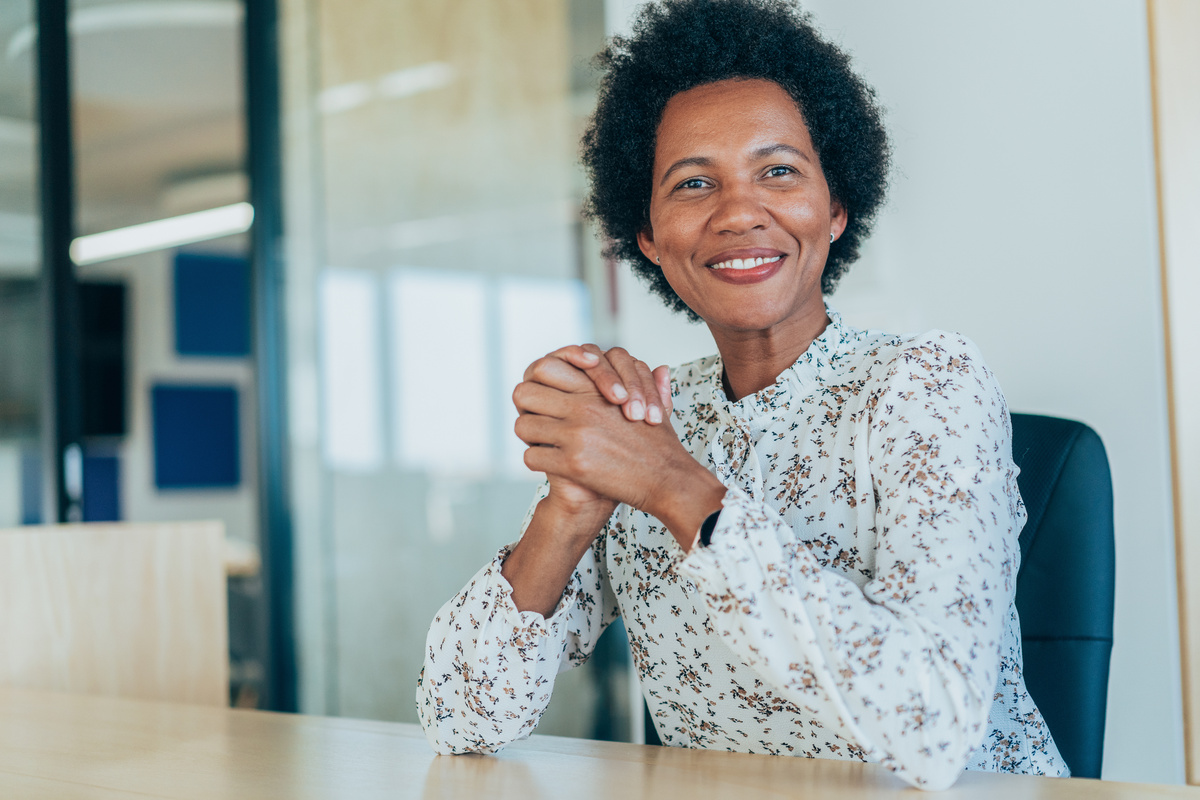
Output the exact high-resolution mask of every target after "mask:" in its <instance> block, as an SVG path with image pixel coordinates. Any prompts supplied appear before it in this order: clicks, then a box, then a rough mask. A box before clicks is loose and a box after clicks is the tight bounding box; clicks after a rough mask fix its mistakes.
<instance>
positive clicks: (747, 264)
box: [708, 255, 783, 271]
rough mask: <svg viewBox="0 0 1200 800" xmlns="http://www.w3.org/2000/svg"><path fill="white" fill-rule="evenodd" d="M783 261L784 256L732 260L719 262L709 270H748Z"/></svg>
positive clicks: (711, 265)
mask: <svg viewBox="0 0 1200 800" xmlns="http://www.w3.org/2000/svg"><path fill="white" fill-rule="evenodd" d="M782 259H783V256H781V255H779V256H772V257H771V258H731V259H729V260H728V261H719V262H717V263H716V264H709V265H708V268H709V269H732V270H739V271H740V270H747V269H754V268H755V267H761V266H762V265H763V264H772V263H774V262H776V261H780V260H782Z"/></svg>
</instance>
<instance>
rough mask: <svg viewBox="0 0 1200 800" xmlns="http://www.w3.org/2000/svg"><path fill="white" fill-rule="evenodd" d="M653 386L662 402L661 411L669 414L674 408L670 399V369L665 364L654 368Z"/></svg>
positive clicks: (673, 402)
mask: <svg viewBox="0 0 1200 800" xmlns="http://www.w3.org/2000/svg"><path fill="white" fill-rule="evenodd" d="M654 384H655V386H657V387H658V397H659V399H660V400H662V403H663V410H664V411H666V412H667V413H670V412H671V410H672V409H674V408H675V401H674V400H672V399H671V368H670V367H668V366H667V365H666V364H664V365H662V366H661V367H655V368H654Z"/></svg>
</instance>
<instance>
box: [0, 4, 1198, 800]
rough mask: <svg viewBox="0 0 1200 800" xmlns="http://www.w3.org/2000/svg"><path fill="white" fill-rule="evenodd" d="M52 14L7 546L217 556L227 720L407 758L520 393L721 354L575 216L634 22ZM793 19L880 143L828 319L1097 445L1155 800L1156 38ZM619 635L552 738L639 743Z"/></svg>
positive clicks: (1167, 641)
mask: <svg viewBox="0 0 1200 800" xmlns="http://www.w3.org/2000/svg"><path fill="white" fill-rule="evenodd" d="M47 2H49V0H6V2H5V3H4V4H3V5H0V59H2V62H0V527H4V526H9V525H17V524H36V523H40V522H50V521H55V520H64V521H65V520H76V519H80V520H105V519H127V520H173V519H198V518H200V519H203V518H217V519H220V520H223V521H224V522H225V524H226V528H227V531H228V534H229V536H230V537H231V538H232V539H233V540H234V541H235V543H240V544H241V545H243V546H244V547H245V548H247V549H248V551H252V552H256V553H259V554H260V555H261V562H262V567H261V569H259V570H250V571H249V572H248V574H246V575H245V576H243V577H242V578H240V579H239V580H237V581H235V582H233V583H231V589H230V591H231V605H230V614H231V620H230V622H231V635H232V644H233V649H234V654H233V656H234V670H233V672H232V678H233V685H232V686H231V702H235V703H240V704H243V705H251V706H254V705H257V706H260V707H265V708H275V709H280V710H298V711H302V712H305V713H315V714H332V715H345V716H354V717H368V718H377V719H389V720H401V721H415V720H416V711H415V706H414V702H413V694H414V682H415V678H416V674H417V671H418V669H419V667H420V663H421V659H422V652H423V645H424V636H425V631H426V629H427V626H428V623H429V621H430V619H431V618H432V616H433V615H434V613H435V612H436V610H437V608H438V607H439V606H440V605H441V604H442V603H443V602H445V601H446V600H447V599H449V598H450V597H451V596H452V595H453V594H454V593H455V592H456V591H457V590H458V589H459V588H460V587H461V586H462V585H463V584H464V583H465V582H466V581H467V579H468V578H469V577H470V576H471V575H472V574H473V573H474V572H475V571H476V570H477V569H478V568H479V567H480V566H482V564H484V563H485V562H486V561H487V560H488V559H489V558H490V557H491V556H492V555H493V554H494V552H495V550H496V549H497V548H498V547H499V546H501V545H502V544H504V543H506V542H508V541H510V540H512V539H513V538H514V537H515V535H516V528H517V525H518V524H519V521H520V519H521V516H522V514H523V513H524V511H525V508H526V506H527V504H528V502H529V498H530V495H531V492H532V490H533V487H534V485H535V483H536V480H535V476H533V475H531V474H529V473H528V472H527V471H526V470H525V469H524V467H523V465H522V463H521V459H520V453H521V448H520V446H519V443H518V442H517V440H516V439H515V437H513V435H512V433H511V422H512V419H513V416H514V415H513V412H512V410H511V405H510V402H509V394H510V392H511V389H512V386H513V385H514V384H515V383H516V381H517V380H518V379H519V375H520V373H521V371H522V370H523V368H524V366H525V365H526V364H527V363H528V362H529V361H531V360H532V359H533V358H536V357H537V356H539V355H541V354H542V353H544V352H546V351H547V350H550V349H552V348H554V347H556V346H558V345H560V344H563V343H566V342H573V341H579V340H591V341H597V342H599V343H601V344H602V345H612V344H621V345H624V346H626V347H628V348H629V349H630V350H631V351H632V352H634V353H635V354H637V355H639V356H640V357H642V358H644V359H645V360H647V361H650V362H652V363H653V364H657V363H678V362H680V361H684V360H690V359H692V358H696V357H698V356H701V355H705V354H708V353H710V352H712V350H713V345H712V341H711V339H710V338H709V337H708V334H707V332H706V331H704V330H703V329H702V328H699V327H695V326H690V325H688V324H687V323H686V322H684V321H683V320H682V319H681V318H678V317H673V316H671V315H669V314H668V313H667V312H666V311H664V310H663V309H661V308H660V307H659V306H658V305H657V303H656V301H654V300H652V299H650V298H649V297H647V296H646V294H645V292H644V290H643V289H642V288H641V286H640V285H639V284H638V283H637V282H636V281H635V280H634V279H633V278H632V277H631V276H630V274H629V272H628V271H627V269H626V268H625V267H624V266H622V265H620V264H613V263H609V262H606V261H605V260H604V259H603V258H602V257H601V255H600V253H599V249H600V248H599V245H598V243H597V241H596V239H595V237H594V235H593V232H592V231H591V230H590V229H589V227H588V226H587V225H586V224H585V223H583V222H582V221H581V220H580V216H579V208H580V204H581V201H582V198H583V195H584V192H585V186H584V181H583V176H582V171H581V169H580V168H579V166H578V164H577V158H576V153H577V143H578V139H579V135H580V133H581V131H582V129H583V126H584V124H585V122H586V118H587V116H588V114H589V113H590V111H591V109H592V106H593V103H594V98H595V89H596V81H597V75H596V73H595V72H594V70H593V69H592V67H591V65H590V62H589V59H590V56H591V55H592V54H594V53H595V52H596V51H597V50H599V49H600V48H601V47H602V46H603V43H604V40H605V37H606V36H608V35H611V34H613V33H619V32H621V31H623V30H626V29H627V26H628V22H629V18H630V14H631V12H632V10H633V8H634V7H635V3H632V2H625V0H505V1H503V2H499V1H495V0H493V1H492V2H473V1H471V2H468V1H467V0H459V1H458V2H449V1H448V0H270V2H257V0H245V3H243V0H136V1H135V0H71V1H70V2H67V3H65V11H66V12H67V16H68V20H67V24H66V25H65V26H64V29H65V30H66V31H67V32H68V35H67V36H66V37H65V40H63V41H59V40H58V39H54V38H52V37H49V36H39V34H38V21H39V17H40V18H41V20H42V24H43V25H45V24H47V20H49V21H51V22H53V20H54V16H53V14H49V16H48V13H49V11H50V10H52V9H47V8H46V7H45V4H46V3H47ZM55 5H57V6H63V5H64V3H63V2H62V0H56V2H55ZM806 7H807V8H808V9H810V10H811V11H812V12H813V13H814V15H815V19H816V21H817V22H818V24H819V25H820V27H822V28H823V29H824V30H825V32H826V33H827V35H829V36H830V37H831V38H832V39H834V40H835V41H837V42H839V43H841V44H842V45H843V46H844V47H846V48H847V49H848V50H849V51H850V52H851V53H852V55H853V56H854V58H855V60H856V63H857V65H858V67H859V69H860V70H861V71H862V72H863V73H864V74H865V76H866V78H867V80H868V81H869V82H870V83H871V84H873V85H874V86H875V87H876V89H877V91H878V94H879V97H880V100H881V101H882V103H883V105H884V106H885V107H886V108H887V110H888V122H889V127H890V129H891V131H892V135H893V138H894V142H895V147H896V171H895V177H894V181H893V188H892V194H891V200H890V203H889V206H888V209H887V211H886V212H885V214H884V216H883V218H882V219H881V221H880V223H879V226H878V230H877V234H876V236H875V237H874V239H873V240H872V242H871V244H870V246H869V247H868V249H867V251H866V253H865V256H864V259H863V261H862V262H861V263H860V264H858V265H857V266H856V267H855V268H854V270H852V272H851V273H850V275H849V277H848V278H847V279H846V281H845V282H844V285H843V287H842V288H841V289H840V290H839V291H838V292H837V294H836V295H835V296H834V297H833V298H832V303H833V305H834V306H835V307H837V308H839V309H840V310H841V311H842V312H843V313H844V315H845V316H846V318H847V319H848V321H850V322H851V323H853V324H856V325H860V326H863V327H873V328H884V329H892V330H901V331H909V330H918V329H927V328H932V327H937V328H945V329H950V330H957V331H961V332H962V333H964V334H966V335H967V336H969V337H970V338H972V339H974V340H975V341H976V342H977V343H978V344H979V346H980V348H981V349H982V351H983V353H984V355H985V357H986V358H987V360H988V362H989V364H990V366H991V367H992V368H993V369H994V370H995V371H996V373H997V374H998V375H999V378H1000V381H1001V384H1002V385H1003V386H1004V387H1005V390H1006V393H1007V395H1008V399H1009V403H1010V406H1011V407H1012V408H1013V409H1014V410H1019V411H1031V412H1038V413H1047V414H1053V415H1058V416H1066V417H1073V418H1077V419H1081V420H1084V421H1086V422H1088V423H1089V424H1090V425H1092V426H1093V427H1095V428H1096V429H1097V430H1098V431H1099V432H1100V434H1101V436H1102V437H1103V438H1104V441H1105V444H1106V446H1107V447H1108V451H1109V458H1110V462H1111V463H1112V468H1113V477H1114V483H1115V490H1116V497H1117V507H1116V522H1117V548H1118V559H1119V568H1118V590H1117V591H1118V593H1117V621H1116V626H1117V628H1116V645H1115V649H1114V654H1113V667H1112V677H1111V682H1110V692H1109V698H1110V699H1109V713H1108V728H1107V730H1108V733H1107V740H1106V752H1105V777H1109V778H1114V779H1121V780H1145V781H1157V782H1168V783H1170V782H1180V781H1182V780H1183V774H1184V766H1183V764H1184V762H1183V722H1182V714H1181V710H1180V707H1181V700H1180V696H1181V688H1180V668H1179V663H1180V661H1179V633H1178V631H1179V626H1178V617H1177V610H1176V609H1177V606H1176V594H1175V588H1176V587H1175V560H1174V552H1173V536H1172V532H1173V527H1172V525H1173V521H1172V516H1171V492H1170V459H1169V439H1168V430H1167V421H1166V403H1167V400H1166V382H1165V376H1164V366H1163V365H1164V356H1163V348H1164V340H1163V320H1162V305H1161V298H1160V296H1159V291H1160V283H1159V281H1160V277H1159V262H1158V238H1157V229H1156V225H1157V217H1156V205H1155V174H1154V146H1153V129H1152V116H1151V94H1150V91H1151V87H1150V75H1149V63H1150V62H1149V54H1148V44H1147V43H1148V36H1147V15H1146V5H1145V4H1144V3H1143V2H1141V1H1140V0H1107V1H1106V2H1105V3H1102V4H1081V3H1076V2H1068V1H1067V0H1054V2H1045V0H1041V1H1040V2H1032V0H1022V1H1021V2H1016V3H1009V4H1005V5H1004V6H1003V7H1000V6H995V5H979V4H961V3H956V2H952V0H921V2H915V3H906V4H882V3H873V2H868V0H836V1H835V0H812V2H809V3H807V5H806ZM46 30H49V28H46ZM68 65H69V66H68ZM56 70H57V71H58V73H61V74H57V73H56ZM55 81H58V82H57V83H56V82H55ZM66 86H69V93H63V92H62V91H60V90H59V89H56V88H55V87H66ZM40 89H49V91H41V90H40ZM66 111H69V117H70V122H71V125H70V127H69V128H65V127H64V126H63V124H62V121H63V117H62V116H61V115H60V116H55V115H56V113H58V112H66ZM48 126H49V127H48ZM64 130H65V131H66V132H67V133H69V138H66V139H64V138H61V137H59V138H55V137H56V136H57V134H58V133H61V132H63V131H64ZM64 159H65V161H64ZM64 163H65V164H66V165H68V166H70V169H68V170H65V172H64V171H63V170H61V169H59V170H58V171H57V172H56V168H58V167H62V166H63V164H64ZM60 172H62V173H63V174H58V173H60ZM64 204H65V205H64ZM64 208H67V209H69V211H66V212H65V211H64ZM197 212H200V213H199V215H198V216H197ZM163 220H167V221H170V222H168V223H167V224H166V225H159V226H157V227H150V228H145V227H142V228H138V227H134V226H139V225H142V224H144V223H154V222H160V221H163ZM64 231H69V239H70V240H74V245H73V246H72V247H71V249H70V250H69V251H68V249H67V246H68V245H69V244H70V240H68V239H63V236H64V233H63V232H64ZM47 232H49V233H50V234H51V235H52V236H53V237H56V238H55V240H54V241H49V240H47V239H46V238H45V237H46V234H47ZM114 232H115V233H114ZM101 234H103V235H101ZM156 237H157V238H156ZM198 454H199V455H198ZM622 637H623V633H622V631H621V630H620V628H619V626H617V627H616V628H615V629H614V630H613V631H612V633H611V634H609V635H607V636H606V638H605V640H604V645H603V647H602V650H601V652H599V653H598V654H597V657H596V658H594V659H593V660H592V661H591V662H590V663H589V664H588V665H587V666H585V667H584V668H582V669H580V670H576V671H574V672H571V673H567V674H564V675H563V676H561V677H560V680H559V684H558V686H557V688H556V693H555V697H554V700H553V702H552V705H551V708H550V711H549V712H548V714H547V716H546V718H545V720H544V722H543V724H542V726H541V727H540V728H539V731H540V732H543V733H555V734H561V735H571V736H594V737H607V738H622V739H637V738H638V736H640V731H641V723H640V714H641V711H640V700H639V699H638V697H637V695H636V687H635V684H634V679H633V676H632V674H631V666H630V663H629V658H628V654H627V652H626V651H625V650H624V649H623V641H622Z"/></svg>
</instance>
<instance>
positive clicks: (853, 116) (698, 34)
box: [582, 0, 891, 321]
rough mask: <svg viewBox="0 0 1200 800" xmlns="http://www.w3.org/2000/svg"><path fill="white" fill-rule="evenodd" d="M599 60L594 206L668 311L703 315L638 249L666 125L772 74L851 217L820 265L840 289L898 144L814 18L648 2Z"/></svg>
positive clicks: (773, 6)
mask: <svg viewBox="0 0 1200 800" xmlns="http://www.w3.org/2000/svg"><path fill="white" fill-rule="evenodd" d="M596 61H597V64H598V66H599V67H600V69H601V70H603V71H604V76H603V78H602V80H601V84H600V92H599V99H598V102H597V105H596V113H595V115H594V116H593V117H592V120H591V123H590V124H589V125H588V128H587V130H586V132H585V133H584V135H583V153H582V155H583V164H584V167H586V169H587V172H588V178H589V182H590V185H591V191H590V193H589V196H588V198H587V201H586V203H585V205H584V214H585V216H587V217H588V218H589V219H591V220H594V221H595V222H596V223H598V225H599V227H600V230H601V232H602V233H603V234H604V236H605V237H606V238H607V239H608V241H609V244H608V246H607V247H606V248H605V255H606V256H608V257H610V258H615V259H618V260H623V261H628V262H629V263H630V265H631V266H632V267H633V270H634V272H635V273H637V274H638V275H639V276H640V277H641V278H642V279H643V280H644V281H645V282H646V283H647V284H648V285H649V287H650V289H651V290H652V291H653V292H654V293H655V294H658V295H659V296H661V297H662V299H663V300H664V301H665V302H666V304H667V306H668V307H670V308H671V309H673V310H675V311H679V312H681V313H683V314H686V315H687V316H688V317H690V318H691V319H692V320H693V321H697V320H699V317H698V316H697V315H696V313H695V312H694V311H692V310H691V309H690V308H688V307H687V305H686V304H685V303H684V302H683V300H681V299H680V297H679V295H677V294H676V293H675V290H674V289H672V288H671V285H670V284H669V283H667V279H666V278H665V277H664V276H663V273H662V270H660V269H659V268H658V266H657V265H655V264H654V263H653V262H651V261H650V260H649V259H648V258H646V257H645V256H644V255H643V254H642V252H641V250H640V249H639V248H638V243H637V234H638V232H639V231H642V230H645V228H646V227H647V226H648V225H649V222H650V194H651V183H652V180H651V175H652V173H653V169H654V147H655V137H656V135H657V130H658V124H659V121H660V120H661V118H662V113H663V109H664V108H665V107H666V105H667V101H668V100H670V99H671V98H672V97H674V96H675V95H677V94H679V93H680V92H683V91H687V90H688V89H691V88H694V87H696V86H700V85H703V84H707V83H713V82H716V81H721V80H727V79H752V78H763V79H766V80H769V81H774V82H775V83H777V84H779V85H780V86H781V87H783V89H784V90H785V91H787V93H788V94H789V95H791V97H792V99H793V100H795V101H796V105H797V106H798V107H799V109H800V113H801V114H802V115H803V117H804V121H805V122H806V123H807V124H808V132H809V135H810V136H811V137H812V142H813V146H814V147H815V148H816V150H817V155H818V156H819V158H820V159H821V168H822V169H823V171H824V173H825V180H826V182H827V183H828V185H829V192H830V195H831V196H832V197H833V198H834V199H835V200H837V201H838V202H839V203H841V205H842V206H843V207H844V208H845V209H846V211H847V213H848V217H849V220H848V223H847V226H846V230H845V231H844V232H843V233H842V235H841V236H840V237H839V238H838V240H837V241H836V242H834V243H833V244H832V245H831V246H830V248H829V258H828V259H827V260H826V262H825V268H824V271H823V272H822V273H821V290H822V291H823V292H825V293H826V294H829V293H832V292H833V290H834V288H835V287H836V286H837V282H838V280H839V279H840V278H841V277H842V275H843V274H844V273H845V272H846V270H847V268H848V267H849V266H850V264H852V263H853V262H854V261H855V260H856V259H857V258H858V248H859V245H860V244H861V243H862V242H863V240H864V239H866V237H867V235H868V234H869V233H870V231H871V226H872V224H873V223H874V220H875V215H876V213H877V212H878V210H879V207H880V206H881V205H882V203H883V199H884V196H885V194H886V192H887V182H888V169H889V164H890V161H891V147H890V145H889V143H888V137H887V132H886V131H885V130H884V127H883V121H882V112H881V111H880V108H879V106H878V104H877V103H876V100H875V93H874V91H873V90H872V89H871V88H870V87H869V86H867V85H866V84H865V83H864V82H863V81H862V80H861V79H860V78H859V77H858V76H857V75H855V74H854V72H853V71H852V70H851V69H850V58H849V56H847V55H846V54H845V53H843V52H842V51H841V50H839V49H838V48H837V47H835V46H834V45H832V44H830V43H829V42H826V41H825V40H823V39H822V38H821V37H820V35H819V34H818V33H817V31H816V29H815V27H814V26H813V23H812V21H811V18H810V17H809V15H807V14H805V13H802V12H800V11H799V10H797V9H796V8H795V7H794V6H792V5H791V4H789V3H787V2H785V1H784V0H662V2H659V3H649V4H647V5H646V6H644V7H643V8H642V10H641V12H640V14H639V15H638V18H637V20H636V21H635V22H634V26H633V35H632V36H630V37H621V36H616V37H613V39H612V40H611V42H610V43H609V46H608V47H607V48H605V49H604V50H603V51H601V52H600V54H599V55H598V56H597V57H596Z"/></svg>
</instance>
